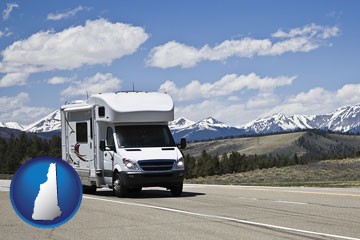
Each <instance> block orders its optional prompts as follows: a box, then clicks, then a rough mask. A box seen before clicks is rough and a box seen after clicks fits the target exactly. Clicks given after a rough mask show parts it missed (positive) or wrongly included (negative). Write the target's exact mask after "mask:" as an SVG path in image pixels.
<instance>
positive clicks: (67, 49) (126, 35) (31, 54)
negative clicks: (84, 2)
mask: <svg viewBox="0 0 360 240" xmlns="http://www.w3.org/2000/svg"><path fill="white" fill-rule="evenodd" d="M148 37H149V36H148V34H147V33H146V32H145V31H144V29H143V28H141V27H134V26H131V25H128V24H123V23H111V22H109V21H107V20H105V19H98V20H94V21H87V22H86V24H85V25H84V26H75V27H70V28H68V29H65V30H63V31H62V32H58V33H56V32H52V31H46V32H38V33H35V34H33V35H32V36H30V37H29V38H27V39H25V40H20V41H17V42H14V43H13V44H12V45H10V46H8V47H7V48H6V49H5V50H4V51H3V52H2V56H3V59H2V62H0V73H5V74H10V73H28V74H30V73H36V72H44V71H51V70H71V69H75V68H79V67H82V66H84V65H94V64H111V63H112V61H113V60H115V59H118V58H121V57H123V56H125V55H130V54H132V53H134V52H135V51H136V50H137V49H138V48H139V46H140V45H141V44H142V43H144V42H145V41H146V40H147V39H148Z"/></svg>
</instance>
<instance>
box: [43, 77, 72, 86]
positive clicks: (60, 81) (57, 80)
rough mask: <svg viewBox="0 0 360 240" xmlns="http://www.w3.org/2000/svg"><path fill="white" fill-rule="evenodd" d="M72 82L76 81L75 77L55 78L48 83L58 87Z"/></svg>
mask: <svg viewBox="0 0 360 240" xmlns="http://www.w3.org/2000/svg"><path fill="white" fill-rule="evenodd" d="M71 80H74V78H73V77H59V76H55V77H52V78H50V79H49V80H48V81H47V83H48V84H52V85H58V84H64V83H67V82H70V81H71Z"/></svg>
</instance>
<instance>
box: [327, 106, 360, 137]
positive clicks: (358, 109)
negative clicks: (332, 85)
mask: <svg viewBox="0 0 360 240" xmlns="http://www.w3.org/2000/svg"><path fill="white" fill-rule="evenodd" d="M329 117H330V118H329V120H328V121H327V123H326V124H324V125H323V126H321V127H320V128H327V129H330V130H332V131H334V132H356V131H355V130H356V129H357V131H358V132H360V131H359V129H360V104H358V105H354V106H346V107H342V108H339V109H337V110H336V111H334V112H332V113H331V114H330V116H329Z"/></svg>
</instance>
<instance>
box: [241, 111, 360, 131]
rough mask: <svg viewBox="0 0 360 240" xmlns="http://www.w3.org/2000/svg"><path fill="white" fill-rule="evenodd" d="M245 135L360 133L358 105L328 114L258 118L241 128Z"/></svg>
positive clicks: (278, 115) (275, 115)
mask: <svg viewBox="0 0 360 240" xmlns="http://www.w3.org/2000/svg"><path fill="white" fill-rule="evenodd" d="M240 128H243V129H244V130H245V131H246V132H247V133H260V134H267V133H278V132H286V131H293V130H298V129H322V130H331V131H334V132H342V133H346V132H349V133H357V132H360V131H359V130H360V104H358V105H354V106H346V107H342V108H339V109H337V110H335V111H334V112H332V113H329V114H321V115H292V116H286V115H284V114H281V113H277V114H274V115H272V116H269V117H265V118H259V119H257V120H255V121H252V122H250V123H248V124H245V125H243V126H241V127H240Z"/></svg>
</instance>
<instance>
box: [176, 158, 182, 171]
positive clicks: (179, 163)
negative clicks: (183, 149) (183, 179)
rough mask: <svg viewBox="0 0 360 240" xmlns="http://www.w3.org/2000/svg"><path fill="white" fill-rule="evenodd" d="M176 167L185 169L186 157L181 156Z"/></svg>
mask: <svg viewBox="0 0 360 240" xmlns="http://www.w3.org/2000/svg"><path fill="white" fill-rule="evenodd" d="M176 168H179V169H183V168H184V158H183V157H181V158H179V159H178V160H177V161H176Z"/></svg>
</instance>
